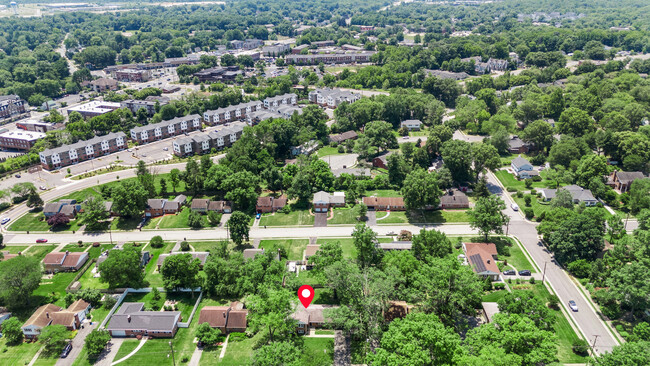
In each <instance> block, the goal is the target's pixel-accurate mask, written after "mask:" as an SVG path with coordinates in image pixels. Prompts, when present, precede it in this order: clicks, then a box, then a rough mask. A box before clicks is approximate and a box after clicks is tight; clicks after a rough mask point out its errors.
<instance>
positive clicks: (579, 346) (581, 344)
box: [572, 339, 589, 356]
mask: <svg viewBox="0 0 650 366" xmlns="http://www.w3.org/2000/svg"><path fill="white" fill-rule="evenodd" d="M572 349H573V353H575V354H577V355H580V356H587V355H588V354H589V343H587V341H585V340H584V339H576V340H575V341H573V346H572Z"/></svg>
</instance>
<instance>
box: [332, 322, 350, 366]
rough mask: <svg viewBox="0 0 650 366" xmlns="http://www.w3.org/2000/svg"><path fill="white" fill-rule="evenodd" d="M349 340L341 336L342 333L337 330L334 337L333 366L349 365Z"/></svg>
mask: <svg viewBox="0 0 650 366" xmlns="http://www.w3.org/2000/svg"><path fill="white" fill-rule="evenodd" d="M351 363H352V362H351V359H350V338H348V337H345V336H343V332H342V331H340V330H337V331H336V332H335V336H334V366H348V365H350V364H351Z"/></svg>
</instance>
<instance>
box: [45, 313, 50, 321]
mask: <svg viewBox="0 0 650 366" xmlns="http://www.w3.org/2000/svg"><path fill="white" fill-rule="evenodd" d="M45 317H46V318H48V319H49V318H50V312H49V311H46V312H45Z"/></svg>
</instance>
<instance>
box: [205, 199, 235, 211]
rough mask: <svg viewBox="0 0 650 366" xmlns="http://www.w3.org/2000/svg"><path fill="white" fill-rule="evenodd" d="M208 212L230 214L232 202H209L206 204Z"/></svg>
mask: <svg viewBox="0 0 650 366" xmlns="http://www.w3.org/2000/svg"><path fill="white" fill-rule="evenodd" d="M208 211H214V212H219V213H231V212H232V202H230V201H210V203H208Z"/></svg>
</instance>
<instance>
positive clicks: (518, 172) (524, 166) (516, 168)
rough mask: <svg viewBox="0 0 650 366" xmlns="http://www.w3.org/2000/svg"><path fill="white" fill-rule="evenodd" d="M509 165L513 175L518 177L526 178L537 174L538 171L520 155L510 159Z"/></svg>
mask: <svg viewBox="0 0 650 366" xmlns="http://www.w3.org/2000/svg"><path fill="white" fill-rule="evenodd" d="M510 166H511V167H512V171H513V172H514V173H515V176H517V178H519V179H528V178H531V177H533V176H538V175H539V172H538V171H537V170H536V169H535V168H534V167H533V164H531V163H530V162H529V161H528V160H526V159H524V158H522V157H520V156H518V157H516V158H514V159H512V162H511V163H510Z"/></svg>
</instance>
